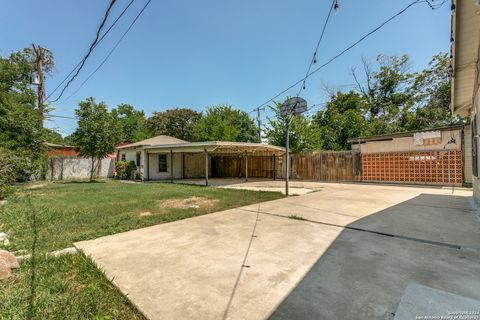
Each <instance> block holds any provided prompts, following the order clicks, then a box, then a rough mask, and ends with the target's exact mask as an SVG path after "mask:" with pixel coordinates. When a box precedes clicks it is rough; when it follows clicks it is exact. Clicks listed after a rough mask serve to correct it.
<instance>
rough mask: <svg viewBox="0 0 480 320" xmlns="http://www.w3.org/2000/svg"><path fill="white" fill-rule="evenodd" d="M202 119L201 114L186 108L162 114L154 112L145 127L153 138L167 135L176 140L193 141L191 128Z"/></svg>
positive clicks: (170, 110)
mask: <svg viewBox="0 0 480 320" xmlns="http://www.w3.org/2000/svg"><path fill="white" fill-rule="evenodd" d="M201 118H202V114H201V113H200V112H197V111H195V110H192V109H188V108H174V109H169V110H166V111H163V112H154V113H153V115H152V116H151V117H149V118H148V119H147V127H148V130H149V131H150V134H151V135H153V136H158V135H167V136H172V137H175V138H178V139H182V140H186V141H191V140H193V126H194V125H195V123H197V122H198V121H199V120H200V119H201Z"/></svg>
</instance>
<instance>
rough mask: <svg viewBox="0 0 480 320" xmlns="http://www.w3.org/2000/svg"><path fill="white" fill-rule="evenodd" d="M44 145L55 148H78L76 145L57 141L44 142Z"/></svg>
mask: <svg viewBox="0 0 480 320" xmlns="http://www.w3.org/2000/svg"><path fill="white" fill-rule="evenodd" d="M43 144H44V145H46V146H47V147H50V148H55V149H71V148H77V147H76V146H69V145H66V144H57V143H50V142H44V143H43Z"/></svg>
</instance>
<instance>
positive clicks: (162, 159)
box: [158, 154, 168, 172]
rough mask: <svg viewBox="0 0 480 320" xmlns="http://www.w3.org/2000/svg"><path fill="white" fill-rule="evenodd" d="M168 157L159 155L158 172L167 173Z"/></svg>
mask: <svg viewBox="0 0 480 320" xmlns="http://www.w3.org/2000/svg"><path fill="white" fill-rule="evenodd" d="M167 171H168V170H167V155H166V154H159V155H158V172H167Z"/></svg>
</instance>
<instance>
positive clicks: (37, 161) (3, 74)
mask: <svg viewBox="0 0 480 320" xmlns="http://www.w3.org/2000/svg"><path fill="white" fill-rule="evenodd" d="M33 71H34V65H33V64H32V62H31V60H30V53H29V52H28V50H27V49H25V50H22V51H19V52H14V53H12V54H10V56H8V57H0V148H2V157H1V159H0V166H1V167H9V168H14V170H13V175H14V177H15V180H16V181H21V180H26V179H29V178H30V177H32V176H37V177H41V175H42V173H43V168H44V161H45V155H44V152H43V149H44V148H43V147H44V145H43V142H44V141H45V136H46V135H47V134H48V133H49V131H48V130H46V129H43V128H42V126H41V117H40V115H39V113H38V111H37V110H36V108H35V100H36V94H35V91H34V90H33V89H32V87H31V85H30V78H31V76H32V73H33ZM11 159H16V160H15V166H14V167H12V166H11V165H10V164H9V163H7V162H8V161H7V160H9V161H10V160H11ZM5 161H7V162H5ZM9 172H12V171H11V170H10V171H9ZM5 181H6V180H5ZM5 181H3V182H5ZM3 182H0V184H3Z"/></svg>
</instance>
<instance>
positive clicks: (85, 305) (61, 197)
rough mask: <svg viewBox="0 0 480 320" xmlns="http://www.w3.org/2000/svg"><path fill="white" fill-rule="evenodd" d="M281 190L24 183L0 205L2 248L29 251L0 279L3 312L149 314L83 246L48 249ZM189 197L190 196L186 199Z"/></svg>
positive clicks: (9, 315) (8, 315) (5, 315)
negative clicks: (60, 252)
mask: <svg viewBox="0 0 480 320" xmlns="http://www.w3.org/2000/svg"><path fill="white" fill-rule="evenodd" d="M281 196H282V195H281V194H280V193H272V192H256V191H246V190H228V189H216V188H211V187H202V186H192V185H180V184H168V183H151V184H126V183H120V182H115V181H106V182H97V183H88V182H77V183H75V182H70V183H48V184H46V185H44V186H41V187H38V188H33V189H31V188H29V187H27V186H23V187H19V188H18V189H17V192H16V194H15V195H14V196H12V197H10V198H9V199H8V202H7V204H6V205H4V206H1V207H0V231H3V232H6V233H7V234H8V238H9V240H10V244H9V245H8V246H4V245H2V246H3V248H5V249H7V250H9V251H13V252H15V251H16V252H23V253H31V254H33V257H32V258H31V259H27V260H25V261H24V262H23V263H22V264H21V268H20V269H19V270H16V271H15V272H14V274H13V276H12V277H11V278H10V279H9V280H7V281H4V282H0V319H25V318H33V319H143V317H142V315H141V314H139V313H138V311H137V310H136V309H135V308H134V307H133V306H131V305H130V304H129V302H128V300H127V299H126V298H125V297H124V296H123V295H122V294H121V293H120V292H119V291H118V290H117V289H116V288H115V287H114V286H113V285H112V284H111V283H110V282H109V281H108V280H107V279H106V278H105V277H104V275H103V273H102V272H101V271H100V270H98V269H97V268H96V267H95V265H94V263H93V262H92V261H91V260H90V259H89V258H87V257H85V256H83V254H81V253H78V254H75V255H69V256H62V257H57V258H54V257H46V256H45V253H46V252H50V251H53V250H57V249H62V248H66V247H71V246H72V244H73V242H75V241H80V240H87V239H94V238H98V237H101V236H105V235H110V234H114V233H118V232H123V231H128V230H132V229H138V228H142V227H146V226H150V225H154V224H159V223H165V222H170V221H176V220H180V219H185V218H189V217H193V216H197V215H202V214H206V213H210V212H215V211H219V210H224V209H228V208H234V207H239V206H243V205H247V204H251V203H256V202H260V201H268V200H273V199H277V198H280V197H281ZM185 199H187V200H188V201H185Z"/></svg>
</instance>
